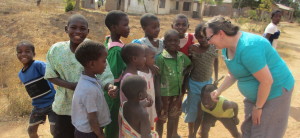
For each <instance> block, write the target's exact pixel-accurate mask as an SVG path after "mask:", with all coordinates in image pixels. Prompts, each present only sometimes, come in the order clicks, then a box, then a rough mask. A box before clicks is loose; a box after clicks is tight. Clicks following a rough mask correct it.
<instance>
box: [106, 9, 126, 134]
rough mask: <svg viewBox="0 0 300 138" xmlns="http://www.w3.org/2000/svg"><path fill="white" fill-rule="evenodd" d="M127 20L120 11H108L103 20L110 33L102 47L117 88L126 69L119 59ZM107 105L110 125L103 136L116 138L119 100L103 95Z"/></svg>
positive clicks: (120, 58)
mask: <svg viewBox="0 0 300 138" xmlns="http://www.w3.org/2000/svg"><path fill="white" fill-rule="evenodd" d="M128 24H129V19H128V16H127V14H126V13H124V12H122V11H110V12H109V13H108V14H107V15H106V18H105V25H106V26H107V28H108V29H109V31H110V36H108V37H106V40H105V43H104V45H105V46H106V48H107V49H108V56H107V60H108V64H109V65H110V67H111V72H112V74H113V75H114V79H115V80H114V83H115V85H116V86H117V87H119V86H120V81H121V79H120V78H121V74H122V72H123V71H124V70H125V68H126V64H125V63H124V61H123V59H122V57H121V49H122V47H123V46H124V44H123V43H122V41H121V40H120V38H121V37H125V38H127V37H128V35H129V32H130V29H129V26H128ZM105 98H106V101H107V104H108V106H109V110H110V114H111V118H112V123H111V124H109V125H108V126H106V128H105V134H106V137H108V138H117V137H118V133H117V132H118V131H116V130H119V127H118V113H119V107H120V98H119V96H117V98H114V99H112V98H110V97H109V96H107V95H105Z"/></svg>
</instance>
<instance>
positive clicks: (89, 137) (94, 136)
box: [74, 128, 103, 138]
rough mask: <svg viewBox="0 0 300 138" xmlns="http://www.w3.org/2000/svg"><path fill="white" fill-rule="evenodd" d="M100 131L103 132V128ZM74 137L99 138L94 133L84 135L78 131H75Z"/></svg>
mask: <svg viewBox="0 0 300 138" xmlns="http://www.w3.org/2000/svg"><path fill="white" fill-rule="evenodd" d="M100 129H102V130H103V128H100ZM74 136H75V138H98V137H97V135H96V134H95V133H94V132H90V133H84V132H81V131H79V130H77V129H75V132H74Z"/></svg>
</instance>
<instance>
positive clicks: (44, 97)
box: [16, 41, 56, 138]
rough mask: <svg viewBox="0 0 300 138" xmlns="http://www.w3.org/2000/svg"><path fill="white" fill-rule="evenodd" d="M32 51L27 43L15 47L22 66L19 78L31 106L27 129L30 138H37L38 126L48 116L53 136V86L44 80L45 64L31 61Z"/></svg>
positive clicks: (23, 42) (30, 44)
mask: <svg viewBox="0 0 300 138" xmlns="http://www.w3.org/2000/svg"><path fill="white" fill-rule="evenodd" d="M34 49H35V48H34V45H33V44H32V43H31V42H29V41H21V42H20V43H19V44H18V45H17V47H16V51H17V57H18V59H19V60H20V62H21V63H22V64H23V68H22V69H21V70H20V72H19V78H20V80H21V81H22V83H23V84H24V85H25V88H26V91H27V93H28V95H29V96H30V97H31V99H32V105H33V109H32V112H31V114H30V119H29V127H28V134H29V137H30V138H37V137H38V134H37V130H38V127H39V124H43V123H44V122H45V120H46V116H48V119H49V122H50V132H51V134H52V135H53V133H54V125H55V120H56V114H55V113H54V112H53V111H52V103H53V101H54V95H55V90H54V87H53V85H52V84H51V83H50V82H49V81H47V80H45V79H44V75H45V69H46V64H45V63H44V62H42V61H38V60H34V59H33V57H34V56H35V50H34Z"/></svg>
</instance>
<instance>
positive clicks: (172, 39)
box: [164, 29, 180, 52]
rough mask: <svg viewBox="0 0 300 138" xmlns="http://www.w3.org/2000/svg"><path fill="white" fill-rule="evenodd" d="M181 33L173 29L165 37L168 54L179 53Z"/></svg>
mask: <svg viewBox="0 0 300 138" xmlns="http://www.w3.org/2000/svg"><path fill="white" fill-rule="evenodd" d="M179 43H180V40H179V33H178V31H176V30H174V29H171V30H168V31H167V32H166V33H165V35H164V46H165V49H166V50H167V51H168V52H177V51H178V50H179V48H180V47H179Z"/></svg>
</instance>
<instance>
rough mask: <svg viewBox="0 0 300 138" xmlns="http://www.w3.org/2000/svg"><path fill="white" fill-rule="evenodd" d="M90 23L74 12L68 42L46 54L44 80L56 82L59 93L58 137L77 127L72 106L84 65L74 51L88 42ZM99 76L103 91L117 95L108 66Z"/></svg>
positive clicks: (63, 137) (56, 106)
mask: <svg viewBox="0 0 300 138" xmlns="http://www.w3.org/2000/svg"><path fill="white" fill-rule="evenodd" d="M88 27H89V26H88V22H87V20H86V18H85V17H84V16H82V15H80V14H74V15H72V16H71V17H70V18H69V20H68V22H67V25H66V27H65V32H66V33H67V34H68V36H69V41H64V42H58V43H55V44H54V45H52V46H51V48H50V49H49V51H48V53H47V57H46V59H47V63H46V73H45V79H48V80H49V81H51V82H52V83H54V84H55V85H57V86H58V87H57V92H56V95H55V100H54V102H53V111H54V112H55V113H56V114H57V121H56V125H55V134H54V137H55V138H73V137H74V131H75V127H74V126H73V125H72V121H71V111H72V110H71V107H72V98H73V94H74V90H75V88H76V86H77V82H78V81H79V78H80V75H81V73H82V71H83V70H84V67H83V66H82V65H81V64H80V63H79V62H78V61H77V60H76V58H75V54H74V53H75V50H76V48H77V47H78V45H79V44H80V43H82V42H83V41H85V39H86V37H87V35H88V33H89V28H88ZM97 78H98V79H100V80H101V86H102V87H103V88H104V92H105V93H107V94H108V95H110V96H111V97H115V96H116V87H114V85H113V75H112V73H111V71H110V67H109V65H107V67H106V68H105V71H104V72H103V73H102V74H101V75H100V74H97Z"/></svg>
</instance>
